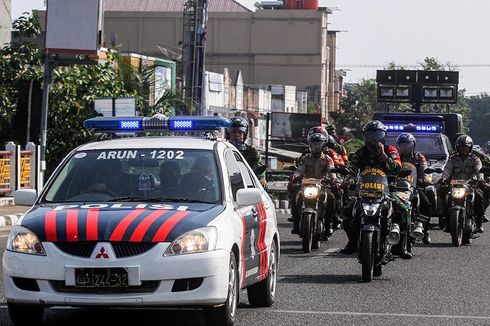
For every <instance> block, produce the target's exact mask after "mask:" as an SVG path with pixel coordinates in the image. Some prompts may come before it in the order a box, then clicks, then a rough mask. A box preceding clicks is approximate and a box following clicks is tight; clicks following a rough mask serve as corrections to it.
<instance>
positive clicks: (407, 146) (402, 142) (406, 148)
mask: <svg viewBox="0 0 490 326" xmlns="http://www.w3.org/2000/svg"><path fill="white" fill-rule="evenodd" d="M416 144H417V140H416V139H415V137H414V136H413V135H412V134H411V133H408V132H404V133H401V134H400V135H399V136H398V137H397V138H396V147H397V148H398V151H399V152H400V154H402V155H409V154H411V153H413V151H414V150H415V145H416Z"/></svg>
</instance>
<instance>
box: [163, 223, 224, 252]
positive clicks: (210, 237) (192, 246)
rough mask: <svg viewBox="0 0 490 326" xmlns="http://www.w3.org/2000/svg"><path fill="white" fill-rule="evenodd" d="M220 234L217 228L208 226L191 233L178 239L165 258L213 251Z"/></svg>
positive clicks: (168, 249) (169, 248)
mask: <svg viewBox="0 0 490 326" xmlns="http://www.w3.org/2000/svg"><path fill="white" fill-rule="evenodd" d="M217 240H218V232H217V230H216V228H215V227H212V226H208V227H205V228H201V229H196V230H192V231H189V232H187V233H185V234H183V235H181V236H180V237H179V238H177V239H176V240H175V241H174V242H172V244H171V245H170V246H169V247H168V248H167V250H166V251H165V254H164V256H175V255H185V254H194V253H198V252H204V251H211V250H214V249H215V247H216V242H217Z"/></svg>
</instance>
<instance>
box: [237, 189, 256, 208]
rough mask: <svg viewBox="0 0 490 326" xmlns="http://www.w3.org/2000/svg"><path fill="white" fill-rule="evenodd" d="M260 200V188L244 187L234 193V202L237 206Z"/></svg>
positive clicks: (254, 203) (251, 203)
mask: <svg viewBox="0 0 490 326" xmlns="http://www.w3.org/2000/svg"><path fill="white" fill-rule="evenodd" d="M261 201H262V194H261V192H260V189H256V188H246V189H240V190H238V191H237V193H236V202H237V204H238V206H251V205H257V204H258V203H260V202H261Z"/></svg>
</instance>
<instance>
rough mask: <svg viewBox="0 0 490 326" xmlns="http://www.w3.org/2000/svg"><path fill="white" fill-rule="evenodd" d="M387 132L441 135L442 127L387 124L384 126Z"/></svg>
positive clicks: (439, 125) (435, 125) (434, 125)
mask: <svg viewBox="0 0 490 326" xmlns="http://www.w3.org/2000/svg"><path fill="white" fill-rule="evenodd" d="M385 127H386V129H387V131H404V132H421V133H422V132H424V133H428V132H431V133H432V132H433V133H441V132H443V131H444V128H443V125H441V124H427V123H417V124H414V123H409V124H402V123H388V124H385Z"/></svg>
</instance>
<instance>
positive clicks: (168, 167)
mask: <svg viewBox="0 0 490 326" xmlns="http://www.w3.org/2000/svg"><path fill="white" fill-rule="evenodd" d="M219 180H220V179H219V174H218V170H217V164H216V159H215V155H214V152H213V151H211V150H194V149H192V150H191V149H186V150H181V149H170V148H169V149H162V148H159V149H120V150H119V149H118V150H90V151H78V152H76V153H74V154H73V155H72V156H71V158H70V159H69V160H68V162H67V163H66V164H65V165H64V166H63V168H62V169H61V171H60V172H59V173H57V175H56V177H55V180H54V181H53V182H52V183H51V185H50V187H49V189H48V190H47V192H46V195H45V196H44V198H43V199H42V202H44V203H50V202H56V203H62V202H105V201H116V202H124V201H137V202H147V201H156V202H158V201H162V202H163V201H168V202H206V203H207V202H209V203H216V202H219V201H220V197H221V195H220V194H221V190H220V181H219Z"/></svg>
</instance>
